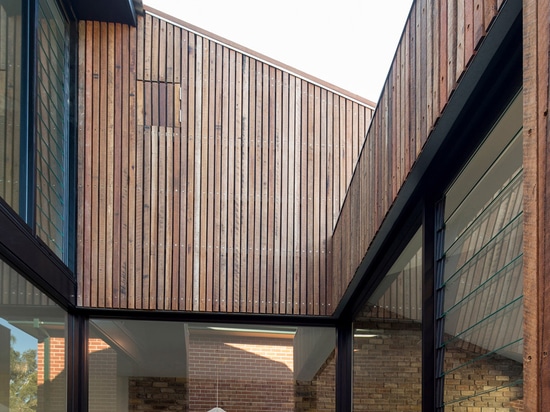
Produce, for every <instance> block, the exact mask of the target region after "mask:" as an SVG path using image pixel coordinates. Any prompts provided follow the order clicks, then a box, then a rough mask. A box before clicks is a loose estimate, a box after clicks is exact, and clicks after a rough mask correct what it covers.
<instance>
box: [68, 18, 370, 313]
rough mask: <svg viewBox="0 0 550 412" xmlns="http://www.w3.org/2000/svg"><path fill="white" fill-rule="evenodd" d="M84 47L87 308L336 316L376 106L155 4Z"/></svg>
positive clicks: (96, 27)
mask: <svg viewBox="0 0 550 412" xmlns="http://www.w3.org/2000/svg"><path fill="white" fill-rule="evenodd" d="M79 42H80V52H79V133H80V140H81V142H82V143H81V145H80V146H79V179H80V180H79V202H80V204H81V205H83V209H82V212H81V213H80V214H79V216H78V219H79V221H78V241H79V250H78V257H79V259H78V273H79V304H81V305H83V306H89V307H108V308H138V309H167V310H195V311H207V312H211V311H222V312H254V313H281V314H328V313H331V312H332V294H331V293H329V292H330V290H331V289H332V288H333V286H332V283H331V276H330V269H331V266H330V265H329V261H332V259H330V254H331V250H330V248H329V239H330V237H331V236H332V232H333V228H334V225H335V222H336V219H337V218H338V215H339V210H340V207H341V204H342V202H343V199H344V195H345V192H346V190H347V187H348V183H349V181H350V179H351V175H352V172H353V170H354V168H355V163H356V161H357V158H358V155H359V152H360V149H361V147H362V145H363V141H364V136H365V133H366V130H367V128H368V126H369V123H370V120H371V118H372V104H370V102H368V101H365V100H362V99H360V98H358V97H354V96H352V97H349V96H348V95H346V94H345V93H343V92H342V91H340V90H338V89H335V88H332V87H330V86H328V85H325V84H323V83H322V82H320V81H317V80H315V79H310V78H308V77H307V76H304V75H303V74H301V73H298V72H296V71H292V70H290V69H289V68H287V67H284V66H282V65H280V64H278V63H276V62H273V61H270V60H269V59H267V58H264V57H262V56H257V55H255V54H253V53H252V52H250V51H248V50H245V49H242V48H238V47H236V46H235V45H232V44H230V43H228V42H226V41H222V40H221V39H217V38H215V37H213V36H212V35H209V34H205V33H201V32H200V31H198V30H197V29H196V28H193V27H190V26H187V25H185V24H184V23H182V22H169V21H168V20H166V19H165V18H164V17H162V18H159V17H157V16H156V15H153V14H150V13H147V14H145V16H144V17H140V18H139V21H138V26H137V27H136V28H130V27H127V26H123V25H111V24H105V23H102V24H99V23H93V22H82V23H80V29H79Z"/></svg>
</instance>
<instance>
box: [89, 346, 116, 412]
mask: <svg viewBox="0 0 550 412" xmlns="http://www.w3.org/2000/svg"><path fill="white" fill-rule="evenodd" d="M88 353H89V356H88V358H89V365H88V367H89V369H88V370H89V384H88V388H89V391H90V393H89V402H88V405H89V411H90V412H117V354H116V351H115V350H114V349H111V347H110V346H109V345H108V344H107V343H105V342H104V341H103V340H101V339H89V340H88Z"/></svg>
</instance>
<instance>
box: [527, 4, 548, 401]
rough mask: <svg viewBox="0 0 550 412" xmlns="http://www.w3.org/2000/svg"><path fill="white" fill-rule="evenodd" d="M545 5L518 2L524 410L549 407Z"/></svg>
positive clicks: (546, 8)
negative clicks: (520, 33) (520, 27)
mask: <svg viewBox="0 0 550 412" xmlns="http://www.w3.org/2000/svg"><path fill="white" fill-rule="evenodd" d="M549 18H550V5H549V4H548V2H545V1H537V0H526V1H524V2H523V30H524V33H523V41H524V49H523V50H524V52H523V53H524V54H523V56H524V59H523V60H524V63H523V64H524V68H523V70H524V78H523V87H524V89H523V93H524V102H523V105H524V109H523V124H524V153H523V165H524V196H525V197H524V213H525V223H524V236H525V237H524V242H525V243H524V296H525V298H524V338H525V350H524V400H525V405H524V406H525V407H524V410H525V411H542V410H545V409H547V408H548V407H550V390H549V389H550V388H549V385H550V365H549V361H550V358H549V357H548V351H549V349H550V348H549V344H550V331H549V330H548V328H547V327H545V325H546V324H548V322H549V318H550V300H549V299H545V298H546V297H547V296H548V293H547V290H546V289H548V288H549V287H550V279H549V277H548V273H549V270H550V269H549V268H550V251H549V250H548V245H550V230H548V229H549V228H550V214H549V213H547V206H546V205H547V202H548V199H549V198H550V187H549V186H548V182H547V181H546V176H548V173H549V172H550V170H549V164H548V160H547V159H548V137H549V136H548V98H549V95H548V86H549V72H548V69H549V66H548V52H549V45H550V42H549V31H550V30H549V27H548V20H549Z"/></svg>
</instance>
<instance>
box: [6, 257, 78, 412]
mask: <svg viewBox="0 0 550 412" xmlns="http://www.w3.org/2000/svg"><path fill="white" fill-rule="evenodd" d="M66 324H67V322H66V313H65V312H64V311H63V310H62V309H61V308H60V307H59V306H57V305H56V304H55V303H54V302H52V301H51V299H49V298H48V297H47V296H46V295H45V294H44V293H42V292H41V291H40V290H38V289H37V288H36V287H34V286H33V285H32V284H30V283H29V282H28V281H26V280H25V279H24V278H23V277H22V276H21V275H19V274H18V273H17V272H16V271H15V270H13V269H12V268H11V267H10V266H9V265H8V264H7V263H5V262H3V261H1V260H0V411H7V412H9V411H44V412H48V411H52V412H53V411H55V412H58V411H64V410H67V406H66V403H67V402H66V392H67V390H66V387H67V385H66V379H67V374H66V370H65V368H66V355H65V354H66V350H65V349H66V344H65V342H66V330H67V328H66Z"/></svg>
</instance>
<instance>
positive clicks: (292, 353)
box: [88, 319, 336, 412]
mask: <svg viewBox="0 0 550 412" xmlns="http://www.w3.org/2000/svg"><path fill="white" fill-rule="evenodd" d="M334 346H335V332H334V329H332V328H313V327H273V326H268V325H265V326H262V325H228V324H202V323H182V322H162V321H139V320H113V319H93V320H91V321H90V338H89V341H88V350H89V355H88V359H89V367H88V371H89V411H90V412H96V411H97V412H108V411H112V412H114V411H117V412H119V411H156V410H163V411H164V410H166V411H168V410H170V411H172V410H174V411H211V410H217V409H215V408H220V409H221V410H224V411H228V412H229V411H240V412H247V411H250V412H260V411H270V412H276V411H281V412H288V411H297V412H299V411H327V412H328V411H334V410H335V409H336V407H335V403H334V402H335V392H334V388H335V381H334V379H335V356H334Z"/></svg>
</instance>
